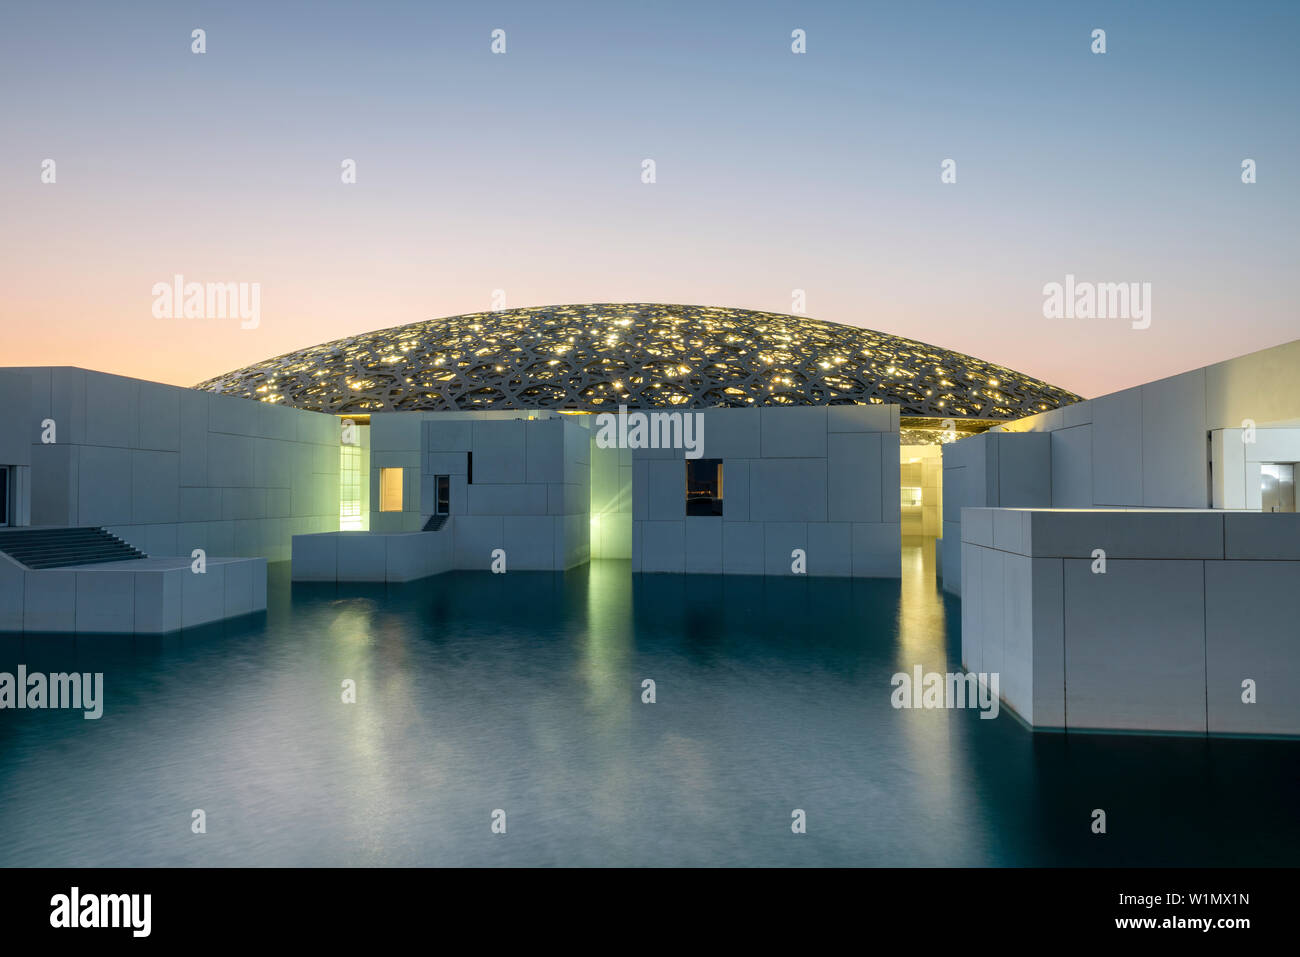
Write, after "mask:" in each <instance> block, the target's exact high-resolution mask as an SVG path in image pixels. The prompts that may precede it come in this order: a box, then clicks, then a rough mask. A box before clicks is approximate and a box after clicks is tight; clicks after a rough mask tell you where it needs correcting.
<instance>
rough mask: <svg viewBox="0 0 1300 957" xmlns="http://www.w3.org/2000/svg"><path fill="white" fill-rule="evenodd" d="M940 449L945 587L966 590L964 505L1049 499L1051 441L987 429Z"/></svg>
mask: <svg viewBox="0 0 1300 957" xmlns="http://www.w3.org/2000/svg"><path fill="white" fill-rule="evenodd" d="M942 449H943V541H942V542H941V543H940V546H939V548H940V554H941V556H942V561H941V568H942V570H943V587H944V589H945V590H946V591H949V592H953V593H955V594H962V593H963V592H962V584H961V583H962V568H961V557H962V549H961V541H962V537H961V521H962V519H961V516H962V509H964V508H969V507H977V508H978V507H990V506H993V507H996V506H1043V505H1050V504H1051V503H1052V445H1051V439H1050V438H1049V437H1048V436H1046V435H1032V434H1030V435H1020V434H1013V433H1006V432H985V433H982V434H980V435H972V436H968V437H966V438H964V439H958V440H957V441H956V442H953V443H950V444H947V445H944V446H942Z"/></svg>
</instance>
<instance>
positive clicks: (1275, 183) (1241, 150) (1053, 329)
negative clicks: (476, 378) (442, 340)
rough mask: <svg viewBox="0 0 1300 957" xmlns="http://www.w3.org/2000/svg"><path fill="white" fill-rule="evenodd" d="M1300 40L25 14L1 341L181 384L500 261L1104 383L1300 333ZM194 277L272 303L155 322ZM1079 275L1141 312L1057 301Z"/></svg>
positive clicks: (557, 292)
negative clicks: (253, 319)
mask: <svg viewBox="0 0 1300 957" xmlns="http://www.w3.org/2000/svg"><path fill="white" fill-rule="evenodd" d="M195 27H202V28H203V29H205V30H206V31H207V47H208V52H207V53H206V54H204V55H202V56H198V55H194V54H192V53H191V52H190V43H191V40H190V31H191V30H192V29H194V28H195ZM498 27H500V28H502V29H505V30H506V32H507V43H508V47H507V49H508V52H507V53H506V54H505V55H504V56H500V55H493V54H492V53H491V52H490V51H489V42H490V37H489V34H490V32H491V30H492V29H494V28H498ZM1097 27H1100V28H1103V29H1105V30H1106V32H1107V47H1108V52H1107V53H1106V54H1104V55H1094V54H1093V53H1091V52H1090V50H1089V45H1090V42H1091V40H1090V33H1091V31H1092V30H1093V29H1094V28H1097ZM795 28H802V29H804V30H806V31H807V36H808V52H807V53H806V54H804V55H795V54H793V53H791V52H790V42H791V41H790V33H791V30H793V29H795ZM1298 46H1300V3H1295V2H1287V3H1251V4H1242V3H1233V2H1223V3H1189V2H1169V3H1157V2H1144V3H1132V2H1129V0H1123V2H1114V3H1086V4H1085V3H1079V4H1071V3H1055V2H1053V3H1046V2H1041V0H1040V2H1032V3H989V4H983V3H979V4H976V3H965V2H963V3H951V4H949V3H922V2H915V3H868V2H850V3H781V4H773V3H754V2H746V3H701V2H694V3H691V2H686V3H670V2H655V3H649V4H631V3H626V4H625V3H612V2H601V3H549V2H539V0H530V2H522V3H471V2H463V3H461V2H458V3H437V2H425V3H414V2H408V3H391V2H390V3H384V2H367V3H333V2H320V0H312V2H302V3H280V2H276V3H270V2H260V3H241V2H222V3H175V2H172V3H163V2H159V3H132V2H123V3H111V4H110V3H102V2H86V3H75V4H74V3H64V2H57V0H55V2H51V0H44V2H41V3H23V4H18V3H9V4H5V5H4V7H3V8H2V10H0V365H79V366H85V367H88V368H93V369H101V370H104V371H109V372H117V373H121V374H125V375H133V376H139V377H142V378H148V379H154V380H158V381H162V382H170V383H175V384H179V385H191V384H193V383H195V382H197V381H199V380H201V379H205V378H208V377H210V376H214V375H217V374H219V373H222V372H226V371H228V370H230V369H234V368H237V367H239V366H243V365H247V364H249V363H252V362H254V361H257V360H259V359H263V358H267V357H270V356H273V355H277V354H280V353H283V352H287V351H290V350H293V349H296V348H300V347H303V346H307V345H311V344H314V343H317V342H322V341H325V340H328V339H334V338H340V337H343V336H347V335H350V334H353V333H357V332H362V331H366V330H371V329H378V328H383V327H386V326H392V325H398V324H401V323H406V322H414V321H416V320H420V319H426V318H431V317H435V316H442V315H454V314H457V313H463V312H472V311H480V310H484V309H487V308H489V307H490V305H491V301H490V297H491V294H492V290H493V289H497V288H501V289H504V290H505V291H506V295H507V305H508V306H527V305H542V304H549V303H577V302H605V301H624V302H636V301H647V302H686V303H700V304H707V305H728V306H740V307H746V308H753V309H766V310H771V311H775V312H789V311H791V290H793V289H796V288H801V289H804V290H806V292H807V312H808V314H809V315H811V316H814V317H817V318H821V319H830V320H834V321H838V322H845V323H850V324H853V325H859V326H865V327H868V328H874V329H879V330H883V331H886V332H892V333H897V334H901V335H906V336H911V337H913V338H917V339H921V340H923V341H927V342H932V343H935V344H938V345H942V346H946V347H948V348H951V349H956V350H958V351H962V352H968V353H971V354H973V355H976V356H979V357H981V358H985V359H989V360H992V361H994V362H998V363H1001V364H1004V365H1007V366H1011V367H1012V368H1015V369H1018V370H1020V371H1022V372H1025V373H1027V374H1029V375H1033V376H1037V377H1039V378H1042V379H1046V380H1047V381H1049V382H1052V383H1054V384H1057V385H1060V386H1063V387H1065V388H1069V389H1073V390H1075V391H1077V392H1080V393H1082V394H1083V395H1085V396H1095V395H1098V394H1103V393H1106V392H1110V391H1114V390H1115V389H1119V388H1123V387H1126V386H1129V385H1134V384H1137V383H1139V382H1145V381H1148V380H1151V379H1154V378H1159V377H1160V376H1163V375H1168V374H1172V373H1175V372H1179V371H1183V370H1185V369H1190V368H1195V367H1198V366H1201V365H1205V364H1207V363H1210V362H1214V361H1217V360H1219V359H1223V358H1227V357H1230V356H1234V355H1240V354H1242V353H1245V352H1250V351H1253V350H1255V349H1260V348H1264V347H1267V346H1270V345H1275V344H1277V343H1279V342H1284V341H1288V340H1291V339H1294V338H1297V337H1300V308H1298V307H1297V297H1296V293H1295V284H1296V278H1295V277H1296V276H1297V273H1298V272H1300V269H1297V266H1298V265H1300V263H1298V260H1300V255H1298V254H1300V229H1298V228H1297V224H1298V223H1300V216H1298V215H1297V214H1298V213H1300V171H1298V168H1297V164H1300V133H1298V125H1300V120H1298V119H1297V118H1298V117H1300V109H1298V106H1300V104H1298V103H1297V99H1298V97H1300V57H1297V55H1296V52H1295V51H1296V49H1297V47H1298ZM647 157H649V158H653V159H654V160H655V161H656V163H657V166H658V182H657V183H655V184H654V185H645V184H643V183H641V181H640V169H641V161H642V159H643V158H647ZM949 157H951V158H953V159H955V160H956V161H957V172H958V180H957V183H956V184H955V185H944V184H942V183H940V180H939V172H940V162H941V161H942V160H944V159H945V158H949ZM1246 157H1249V158H1252V159H1254V160H1256V162H1257V164H1258V179H1259V181H1258V182H1257V183H1256V184H1254V185H1243V184H1242V183H1241V179H1240V167H1241V161H1242V159H1243V158H1246ZM46 158H53V159H54V160H55V161H56V163H57V175H58V181H57V183H56V184H54V185H48V184H43V183H41V181H40V172H41V162H42V160H44V159H46ZM345 158H351V159H355V160H356V162H357V173H358V176H357V179H358V181H357V183H356V184H355V185H343V184H342V183H341V182H340V164H341V162H342V161H343V160H344V159H345ZM175 273H181V274H183V275H184V276H185V277H186V279H187V280H192V281H202V282H206V281H212V282H259V283H260V284H261V295H262V318H261V324H260V326H259V327H258V328H257V329H241V328H240V327H239V323H238V321H236V320H216V319H202V320H201V319H155V318H154V317H153V316H152V314H151V304H152V300H153V296H152V293H151V289H152V286H153V284H154V283H156V282H160V281H169V280H170V278H171V277H172V275H173V274H175ZM1066 273H1073V274H1075V275H1076V276H1077V277H1078V278H1079V279H1081V280H1094V281H1138V282H1150V283H1151V284H1152V299H1153V303H1152V305H1153V312H1152V323H1151V327H1150V328H1149V329H1146V330H1134V329H1132V328H1131V327H1130V324H1129V323H1128V322H1125V321H1122V320H1096V319H1094V320H1081V319H1075V320H1063V319H1046V318H1044V317H1043V310H1042V306H1043V294H1042V288H1043V285H1044V284H1045V283H1048V282H1053V281H1058V282H1059V281H1061V280H1063V278H1064V276H1065V274H1066Z"/></svg>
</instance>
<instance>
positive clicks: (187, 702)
mask: <svg viewBox="0 0 1300 957" xmlns="http://www.w3.org/2000/svg"><path fill="white" fill-rule="evenodd" d="M932 555H933V552H932V550H926V549H919V548H909V549H908V550H907V551H906V554H905V565H906V574H905V576H904V578H903V580H902V581H901V582H899V581H888V580H884V581H877V580H861V581H843V580H828V579H802V580H798V579H761V578H737V577H716V576H690V577H686V576H670V575H643V576H634V575H632V574H631V572H630V568H629V564H628V563H626V562H613V561H600V562H594V563H593V564H592V565H591V566H590V567H587V568H582V569H579V570H577V571H573V572H569V573H567V574H551V573H529V572H510V573H509V574H506V575H492V574H490V573H487V572H483V573H477V572H458V573H454V574H448V575H443V576H439V577H436V578H432V579H427V580H425V581H422V582H416V583H411V584H406V585H400V586H387V587H385V586H361V585H349V586H333V585H328V586H323V585H303V584H296V585H295V584H291V583H290V582H289V580H288V566H287V565H286V564H280V565H272V566H271V569H270V577H271V581H270V585H269V590H268V600H269V605H268V610H267V612H266V614H265V615H262V616H256V617H252V618H248V619H242V620H240V621H238V622H234V623H227V624H226V625H223V626H214V627H212V628H208V629H204V630H200V631H194V632H186V633H184V634H182V635H180V636H173V637H165V638H114V637H102V636H91V637H88V636H82V637H79V638H74V637H71V636H59V637H50V636H30V637H27V638H23V637H22V636H12V635H11V636H4V637H0V671H9V672H14V671H15V670H16V666H17V665H18V664H20V663H21V664H25V665H26V666H27V669H28V671H29V672H37V671H39V672H47V673H48V672H60V671H71V670H76V671H81V672H103V673H104V685H105V693H104V697H105V703H104V715H103V717H102V718H101V719H99V720H97V721H88V720H84V719H83V717H82V714H81V712H79V711H48V710H47V711H12V710H6V711H0V864H4V865H152V864H157V865H242V864H253V865H261V864H267V865H271V864H279V865H350V864H355V865H388V864H394V865H507V864H513V865H767V864H770V865H963V866H969V865H983V864H995V865H1031V864H1043V865H1058V864H1107V865H1109V864H1121V865H1124V864H1163V865H1179V864H1197V865H1212V864H1220V865H1233V864H1286V865H1292V866H1294V865H1296V864H1300V815H1297V814H1296V808H1297V807H1300V800H1298V799H1300V744H1297V743H1292V742H1286V741H1265V740H1207V739H1204V738H1190V737H1172V736H1163V737H1153V736H1136V735H1104V736H1084V735H1072V736H1066V735H1060V734H1039V735H1034V734H1032V733H1031V732H1029V731H1028V730H1027V729H1026V728H1025V727H1024V726H1023V725H1022V724H1021V723H1020V722H1019V721H1018V720H1017V719H1016V718H1015V717H1014V716H1013V715H1012V714H1011V713H1010V712H1008V711H1005V710H1003V711H1002V712H1001V713H1000V715H999V716H998V717H997V718H996V719H995V720H984V719H981V718H980V717H979V714H978V712H975V711H961V710H954V711H944V710H928V711H927V710H896V709H894V708H893V707H892V706H891V703H890V696H891V692H892V690H893V688H892V686H891V683H890V679H891V676H892V675H893V674H894V673H895V672H898V671H910V670H911V669H912V668H913V667H914V666H915V665H921V666H922V667H923V668H924V669H925V670H926V671H939V672H944V671H950V670H952V671H956V670H958V668H959V662H960V655H959V653H958V652H959V636H958V627H959V620H960V603H959V601H958V600H957V599H954V598H952V597H951V596H946V595H943V594H941V593H940V591H939V590H938V588H937V586H936V585H935V582H934V569H933V564H932V562H933V558H932ZM645 679H651V680H653V682H654V691H655V702H654V703H653V704H646V703H643V701H642V695H643V681H645ZM345 680H351V681H354V682H355V683H356V699H357V700H356V703H355V704H345V703H344V702H343V700H342V687H343V682H344V681H345ZM1094 808H1103V809H1105V811H1106V814H1107V822H1108V833H1107V834H1106V835H1104V836H1098V835H1094V834H1092V833H1091V830H1090V824H1091V820H1092V818H1091V813H1092V810H1093V809H1094ZM195 809H202V811H203V812H204V815H205V817H206V833H204V834H194V833H192V831H191V820H192V814H193V812H194V810H195ZM498 809H500V810H503V811H504V812H505V821H506V833H505V834H504V835H502V834H494V833H493V831H492V821H493V812H494V811H496V810H498ZM794 809H802V810H803V811H804V812H805V813H806V818H807V833H806V834H802V835H799V834H794V833H792V831H791V820H792V818H791V815H792V812H793V811H794Z"/></svg>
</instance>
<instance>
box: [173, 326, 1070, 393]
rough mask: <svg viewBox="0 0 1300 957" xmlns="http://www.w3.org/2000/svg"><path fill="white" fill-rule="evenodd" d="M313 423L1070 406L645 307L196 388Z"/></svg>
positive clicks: (882, 348) (448, 336) (802, 333)
mask: <svg viewBox="0 0 1300 957" xmlns="http://www.w3.org/2000/svg"><path fill="white" fill-rule="evenodd" d="M195 388H198V389H206V390H208V391H211V392H219V393H223V394H225V395H234V396H242V397H245V398H250V399H259V400H261V401H263V402H275V403H281V404H284V405H290V406H294V407H296V408H301V409H311V410H314V411H318V412H330V413H335V414H340V413H348V412H351V413H367V412H384V411H406V410H449V409H465V410H469V409H550V410H573V411H589V412H598V411H603V410H608V409H611V408H614V407H616V406H618V405H620V404H622V405H626V406H628V407H629V408H634V409H637V408H640V409H646V408H664V407H677V408H706V407H713V406H739V407H744V406H762V405H834V404H850V403H857V404H870V403H892V404H896V405H899V406H901V407H902V414H903V415H916V416H939V417H944V416H952V417H955V418H988V419H1015V418H1020V417H1022V416H1025V415H1031V414H1034V413H1037V412H1043V411H1046V410H1048V409H1054V408H1057V407H1059V406H1063V405H1068V404H1070V403H1072V402H1077V401H1079V398H1080V397H1079V396H1077V395H1075V394H1073V393H1071V392H1067V391H1065V390H1063V389H1058V388H1056V387H1055V386H1052V385H1049V384H1047V383H1046V382H1042V381H1040V380H1038V379H1032V378H1030V377H1028V376H1025V375H1021V374H1020V373H1019V372H1015V371H1014V370H1012V369H1007V368H1005V367H1003V366H999V365H994V364H993V363H990V362H984V361H983V360H981V359H976V358H973V357H971V356H967V355H963V354H961V353H959V352H952V351H950V350H947V349H941V348H939V347H937V346H931V345H927V344H925V343H923V342H917V341H916V340H913V339H904V338H902V337H900V336H893V335H888V334H886V333H883V332H873V331H871V330H869V329H860V328H858V327H856V326H846V325H841V324H839V323H834V322H825V321H823V320H819V319H809V318H807V317H805V316H788V315H780V314H777V313H770V312H753V311H750V310H748V309H727V308H720V307H713V306H682V305H660V304H646V303H599V304H593V305H573V306H535V307H529V308H524V309H503V310H501V311H499V312H479V313H472V314H469V315H463V316H451V317H449V318H445V319H429V320H426V321H423V322H414V323H411V324H409V325H405V326H394V327H393V328H391V329H381V330H378V331H376V332H367V333H363V334H361V335H357V336H352V337H350V338H347V339H337V340H335V341H333V342H326V343H323V344H321V345H318V346H312V347H310V348H307V349H300V350H299V351H297V352H291V353H288V354H286V355H282V356H277V357H276V358H274V359H267V360H265V361H264V362H259V363H257V364H256V365H253V366H249V367H248V368H246V369H240V370H238V371H236V372H231V373H228V374H227V375H223V376H217V377H216V378H214V379H209V380H208V381H206V382H202V383H199V385H197V386H195Z"/></svg>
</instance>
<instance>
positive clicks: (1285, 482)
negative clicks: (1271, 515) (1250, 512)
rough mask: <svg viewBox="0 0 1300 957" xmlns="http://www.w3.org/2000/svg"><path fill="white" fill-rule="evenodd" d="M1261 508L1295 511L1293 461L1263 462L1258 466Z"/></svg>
mask: <svg viewBox="0 0 1300 957" xmlns="http://www.w3.org/2000/svg"><path fill="white" fill-rule="evenodd" d="M1259 492H1260V505H1261V510H1262V511H1265V512H1294V511H1295V463H1294V462H1264V463H1262V464H1261V465H1260V467H1259Z"/></svg>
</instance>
